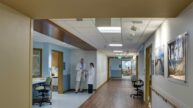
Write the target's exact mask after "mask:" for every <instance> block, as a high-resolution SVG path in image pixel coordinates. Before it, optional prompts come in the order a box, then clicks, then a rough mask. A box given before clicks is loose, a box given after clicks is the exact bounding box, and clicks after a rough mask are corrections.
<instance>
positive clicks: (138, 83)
mask: <svg viewBox="0 0 193 108" xmlns="http://www.w3.org/2000/svg"><path fill="white" fill-rule="evenodd" d="M143 86H144V82H143V80H141V79H139V80H137V81H135V82H134V83H133V87H134V88H135V91H136V93H135V94H131V95H130V97H133V98H135V97H143V90H141V89H140V88H141V87H143Z"/></svg>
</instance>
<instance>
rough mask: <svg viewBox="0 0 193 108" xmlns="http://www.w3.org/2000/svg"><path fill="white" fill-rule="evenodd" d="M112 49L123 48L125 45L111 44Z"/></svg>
mask: <svg viewBox="0 0 193 108" xmlns="http://www.w3.org/2000/svg"><path fill="white" fill-rule="evenodd" d="M109 46H110V47H122V46H123V44H109Z"/></svg>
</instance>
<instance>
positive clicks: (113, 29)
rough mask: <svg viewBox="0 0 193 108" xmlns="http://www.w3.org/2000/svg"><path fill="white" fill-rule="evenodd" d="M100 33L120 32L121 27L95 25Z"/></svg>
mask: <svg viewBox="0 0 193 108" xmlns="http://www.w3.org/2000/svg"><path fill="white" fill-rule="evenodd" d="M97 29H98V30H99V31H100V32H101V33H121V27H97Z"/></svg>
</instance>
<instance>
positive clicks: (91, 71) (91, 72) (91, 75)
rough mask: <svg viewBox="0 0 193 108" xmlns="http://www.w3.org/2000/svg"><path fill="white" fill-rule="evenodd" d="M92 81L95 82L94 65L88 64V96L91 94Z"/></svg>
mask: <svg viewBox="0 0 193 108" xmlns="http://www.w3.org/2000/svg"><path fill="white" fill-rule="evenodd" d="M94 80H95V69H94V63H90V68H89V70H88V79H87V84H88V93H89V94H90V93H92V92H93V84H94Z"/></svg>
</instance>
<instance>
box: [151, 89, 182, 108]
mask: <svg viewBox="0 0 193 108" xmlns="http://www.w3.org/2000/svg"><path fill="white" fill-rule="evenodd" d="M151 89H152V91H153V92H155V93H156V94H157V95H158V96H159V97H161V98H162V99H163V100H164V101H165V102H166V103H169V104H170V105H171V106H172V107H173V108H179V106H177V105H176V104H175V103H174V102H173V101H172V100H170V99H168V98H167V97H166V96H163V95H161V94H160V93H159V92H158V91H157V90H155V89H154V88H152V87H151Z"/></svg>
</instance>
